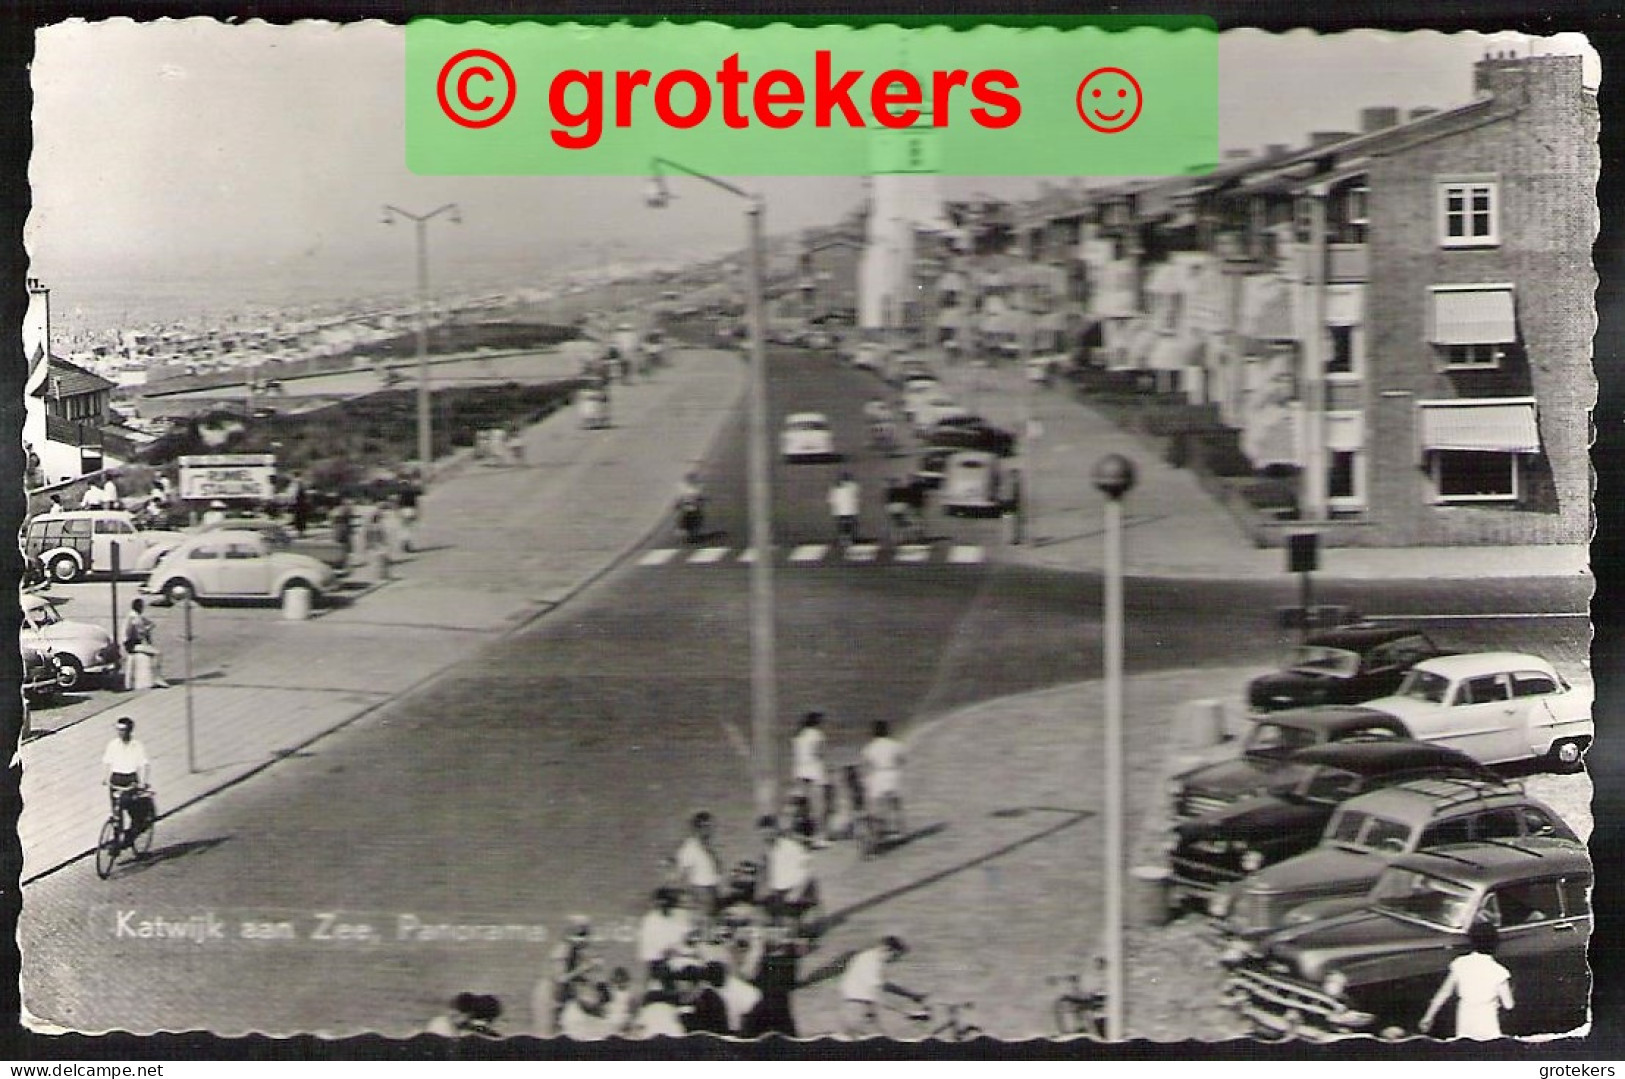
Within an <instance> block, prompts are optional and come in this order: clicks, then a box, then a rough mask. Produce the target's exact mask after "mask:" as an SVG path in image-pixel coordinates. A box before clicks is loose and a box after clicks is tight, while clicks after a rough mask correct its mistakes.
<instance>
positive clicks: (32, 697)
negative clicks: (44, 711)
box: [22, 643, 62, 704]
mask: <svg viewBox="0 0 1625 1079" xmlns="http://www.w3.org/2000/svg"><path fill="white" fill-rule="evenodd" d="M22 658H23V700H24V701H26V702H28V703H29V704H45V703H46V702H48V701H50V700H51V699H53V698H54V697H55V696H56V694H57V691H58V690H60V689H61V688H62V685H61V668H60V667H58V666H57V663H56V657H54V656H53V655H51V653H50V652H47V651H46V650H45V649H43V648H40V647H38V646H36V645H31V644H26V643H25V644H24V645H23V646H22Z"/></svg>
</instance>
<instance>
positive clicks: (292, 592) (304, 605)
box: [282, 588, 310, 622]
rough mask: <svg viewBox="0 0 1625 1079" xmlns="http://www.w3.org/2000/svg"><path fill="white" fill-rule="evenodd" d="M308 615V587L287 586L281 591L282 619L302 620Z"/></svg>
mask: <svg viewBox="0 0 1625 1079" xmlns="http://www.w3.org/2000/svg"><path fill="white" fill-rule="evenodd" d="M309 617H310V589H308V588H287V589H284V590H283V592H282V619H283V621H285V622H303V621H305V620H306V619H307V618H309Z"/></svg>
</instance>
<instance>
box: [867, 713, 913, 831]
mask: <svg viewBox="0 0 1625 1079" xmlns="http://www.w3.org/2000/svg"><path fill="white" fill-rule="evenodd" d="M873 733H874V737H873V738H872V739H870V741H869V744H868V745H866V746H864V747H863V763H864V766H865V767H866V768H867V770H868V775H867V779H868V783H867V786H868V791H867V794H868V802H869V805H868V809H869V812H870V814H871V815H873V816H874V818H875V819H876V821H877V822H878V823H880V824H881V826H882V827H883V828H885V829H888V830H889V831H891V832H892V833H893V834H897V833H900V832H902V830H903V793H902V782H903V744H902V743H901V742H899V741H898V740H897V739H895V738H893V737H892V736H891V724H889V723H887V722H886V721H885V720H883V719H877V720H875V724H874V727H873Z"/></svg>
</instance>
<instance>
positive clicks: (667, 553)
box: [638, 547, 677, 566]
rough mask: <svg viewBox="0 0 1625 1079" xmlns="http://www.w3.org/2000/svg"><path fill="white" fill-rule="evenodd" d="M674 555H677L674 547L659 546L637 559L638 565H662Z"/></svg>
mask: <svg viewBox="0 0 1625 1079" xmlns="http://www.w3.org/2000/svg"><path fill="white" fill-rule="evenodd" d="M675 557H677V549H676V548H675V547H661V548H658V549H656V550H653V551H650V552H648V553H647V554H645V555H644V556H643V557H642V558H640V559H638V565H640V566H664V565H665V564H666V563H667V562H670V561H671V560H672V559H673V558H675Z"/></svg>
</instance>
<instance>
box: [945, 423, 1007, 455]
mask: <svg viewBox="0 0 1625 1079" xmlns="http://www.w3.org/2000/svg"><path fill="white" fill-rule="evenodd" d="M924 437H925V441H926V442H927V444H929V445H932V446H947V447H950V448H952V449H961V450H982V451H984V452H986V453H996V454H998V455H999V456H1000V457H1010V456H1013V455H1014V454H1015V452H1016V436H1015V435H1014V434H1012V433H1011V432H1009V431H1006V430H1005V429H1004V428H1002V427H995V426H993V425H992V424H991V423H988V422H987V421H986V420H985V419H983V418H982V417H980V416H972V415H968V414H967V415H964V416H950V417H948V418H946V419H944V420H942V421H941V422H940V423H938V424H936V425H935V426H934V427H932V428H931V429H930V430H929V431H927V432H926V433H925V436H924Z"/></svg>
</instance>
